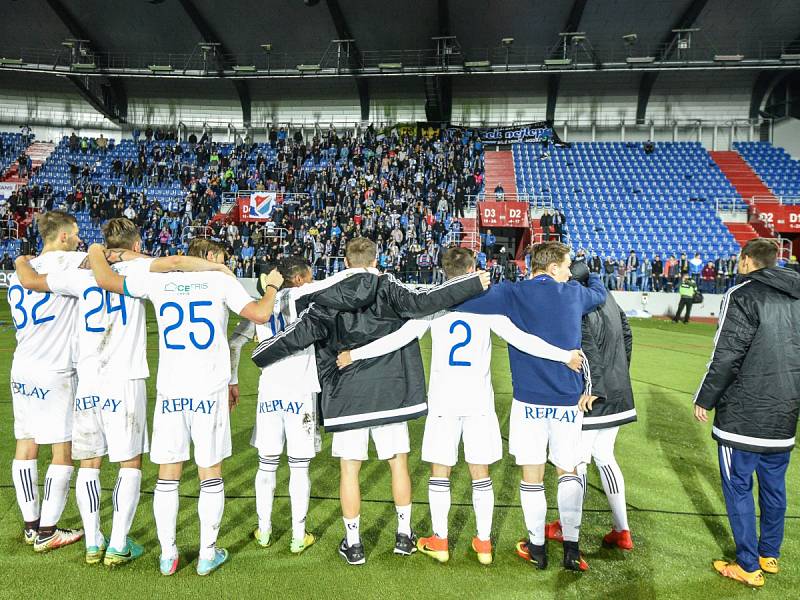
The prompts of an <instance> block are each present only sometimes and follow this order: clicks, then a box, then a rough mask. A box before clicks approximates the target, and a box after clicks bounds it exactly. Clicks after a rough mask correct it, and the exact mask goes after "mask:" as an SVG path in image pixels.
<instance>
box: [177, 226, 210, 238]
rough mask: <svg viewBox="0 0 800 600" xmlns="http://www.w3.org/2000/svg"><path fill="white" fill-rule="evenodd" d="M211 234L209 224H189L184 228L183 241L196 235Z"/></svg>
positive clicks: (207, 235)
mask: <svg viewBox="0 0 800 600" xmlns="http://www.w3.org/2000/svg"><path fill="white" fill-rule="evenodd" d="M210 236H211V227H209V226H208V225H188V226H186V227H184V228H183V231H182V232H181V241H182V242H183V241H186V240H187V239H192V238H196V237H204V238H207V237H210Z"/></svg>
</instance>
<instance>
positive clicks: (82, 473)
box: [75, 467, 103, 548]
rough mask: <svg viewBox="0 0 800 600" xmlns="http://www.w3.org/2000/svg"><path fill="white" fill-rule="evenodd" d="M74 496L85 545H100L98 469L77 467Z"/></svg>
mask: <svg viewBox="0 0 800 600" xmlns="http://www.w3.org/2000/svg"><path fill="white" fill-rule="evenodd" d="M75 498H76V500H77V501H78V510H79V511H80V513H81V520H82V521H83V532H84V541H85V542H86V547H87V548H89V547H90V546H98V547H99V546H102V545H103V534H102V532H101V531H100V469H87V468H85V467H81V468H80V469H78V476H77V477H76V478H75Z"/></svg>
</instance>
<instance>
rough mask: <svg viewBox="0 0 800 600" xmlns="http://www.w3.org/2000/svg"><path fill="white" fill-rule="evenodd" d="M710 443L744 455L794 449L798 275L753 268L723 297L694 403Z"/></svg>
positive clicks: (799, 369) (799, 357)
mask: <svg viewBox="0 0 800 600" xmlns="http://www.w3.org/2000/svg"><path fill="white" fill-rule="evenodd" d="M694 402H695V404H697V405H698V406H702V407H703V408H705V409H708V410H712V409H713V410H714V426H713V428H712V433H711V435H712V437H713V438H714V439H715V440H717V441H718V442H719V443H720V444H723V445H726V446H731V447H734V448H739V449H741V450H749V451H751V452H764V453H767V452H786V451H788V450H792V449H793V448H794V441H795V433H796V431H797V417H798V412H799V411H800V275H798V274H797V273H795V272H793V271H790V270H789V269H784V268H770V269H760V270H758V271H754V272H752V273H750V274H748V275H746V276H744V277H742V278H741V283H739V284H738V285H735V286H734V287H732V288H731V289H730V290H728V292H727V293H726V294H725V296H724V298H723V300H722V308H721V310H720V317H719V325H718V328H717V334H716V337H715V338H714V352H713V354H712V357H711V362H710V363H709V365H708V371H707V373H706V375H705V377H704V378H703V381H702V383H701V384H700V388H699V389H698V391H697V394H696V395H695V399H694Z"/></svg>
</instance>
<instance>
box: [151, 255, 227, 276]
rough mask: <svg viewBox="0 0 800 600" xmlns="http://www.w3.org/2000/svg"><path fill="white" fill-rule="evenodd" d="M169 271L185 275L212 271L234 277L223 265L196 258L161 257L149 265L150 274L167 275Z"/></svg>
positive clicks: (179, 256)
mask: <svg viewBox="0 0 800 600" xmlns="http://www.w3.org/2000/svg"><path fill="white" fill-rule="evenodd" d="M170 271H183V272H186V273H192V272H198V271H212V272H217V273H224V274H225V275H230V276H231V277H234V274H233V272H232V271H231V270H230V269H229V268H228V267H226V266H225V265H224V264H221V263H215V262H211V261H210V260H206V259H204V258H198V257H196V256H181V255H177V254H176V255H174V256H161V257H159V258H156V259H153V261H152V262H151V263H150V272H151V273H169V272H170Z"/></svg>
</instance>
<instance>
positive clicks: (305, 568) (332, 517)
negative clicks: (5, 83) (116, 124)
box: [0, 303, 800, 600]
mask: <svg viewBox="0 0 800 600" xmlns="http://www.w3.org/2000/svg"><path fill="white" fill-rule="evenodd" d="M0 321H2V326H0V350H1V351H2V354H1V355H0V379H2V380H3V381H8V377H9V369H10V365H11V356H12V352H13V349H14V335H13V328H12V327H10V317H9V313H8V306H7V304H6V303H2V306H0ZM713 331H714V329H713V326H711V325H703V324H690V325H688V326H684V325H673V324H672V323H669V322H661V321H650V322H645V321H635V322H634V323H633V332H634V355H633V366H632V377H633V382H634V391H635V394H636V403H637V408H638V412H639V421H638V423H636V424H633V425H627V426H625V427H623V428H622V431H621V433H620V435H619V438H618V441H617V456H618V460H619V462H620V464H621V466H622V470H623V472H624V474H625V480H626V486H627V499H628V503H629V510H630V523H631V530H632V532H633V538H634V543H635V544H636V548H635V550H634V551H633V552H631V553H627V554H624V553H622V552H621V551H612V550H606V549H603V548H602V547H601V545H600V539H601V537H602V535H603V534H605V533H606V531H607V530H608V529H609V528H610V515H609V512H608V505H607V502H606V499H605V496H604V494H603V492H602V488H601V487H600V482H599V478H598V476H597V472H596V470H595V469H594V467H592V468H591V470H590V474H589V490H588V493H587V496H586V503H585V508H584V520H583V534H582V549H583V551H584V552H585V554H586V557H587V559H588V561H589V564H590V570H589V571H588V572H587V573H584V574H575V573H570V572H565V571H564V570H563V569H562V568H560V558H561V549H560V548H558V547H557V546H556V544H550V546H549V551H550V557H551V566H550V568H549V569H548V570H547V571H535V570H534V569H533V568H531V566H530V565H527V564H525V563H523V562H522V561H521V560H520V559H519V558H517V557H516V555H515V554H514V551H513V547H514V542H515V541H516V540H517V539H518V538H519V537H520V536H521V535H522V534H523V533H524V525H523V520H522V512H521V510H520V508H519V500H518V497H519V493H518V491H517V490H518V483H519V471H518V469H517V467H515V466H514V464H513V460H512V459H510V458H509V457H506V458H505V459H504V460H503V461H502V462H501V463H499V464H497V465H495V466H494V467H493V468H492V477H493V479H494V486H495V493H496V503H497V508H496V511H495V521H494V537H495V548H496V554H495V562H494V564H493V565H492V566H490V567H484V566H481V565H479V564H478V563H477V561H476V560H475V558H474V556H473V555H472V552H471V550H470V548H469V543H470V539H471V537H472V535H473V534H474V517H473V514H472V506H471V500H470V494H471V492H470V485H469V475H468V472H467V470H466V468H465V467H464V466H459V467H457V468H456V469H455V470H454V472H453V476H452V481H453V508H452V511H451V513H450V521H451V525H450V535H451V559H450V562H449V563H448V564H446V565H440V564H438V563H435V562H434V561H433V560H431V559H429V558H428V557H426V556H422V555H420V554H416V555H414V556H411V557H408V558H399V557H395V556H393V555H392V552H391V551H392V547H393V543H394V529H395V522H396V521H395V514H394V506H393V503H392V501H391V493H390V480H389V470H388V467H387V465H386V464H384V463H380V462H378V461H370V462H368V463H366V464H365V465H364V467H363V470H362V491H363V498H364V502H363V510H362V531H363V538H364V542H365V545H366V549H367V564H366V565H365V566H361V567H349V566H347V565H345V564H344V562H343V561H342V559H341V558H340V557H339V556H338V554H337V552H336V549H337V545H338V543H339V541H340V539H341V537H342V535H343V529H342V524H341V518H340V511H339V502H338V499H337V497H338V465H337V463H336V461H334V460H333V459H332V458H331V456H330V436H325V438H324V441H325V444H324V447H323V451H322V453H321V454H320V455H319V456H318V457H317V458H316V459H315V460H314V461H313V462H312V466H311V479H312V492H311V493H312V500H311V508H310V512H309V516H308V526H309V529H310V530H311V531H313V532H315V533H316V534H317V536H318V537H319V541H318V542H317V544H316V545H315V546H313V547H312V548H310V549H309V550H308V551H306V552H305V553H304V554H302V555H301V556H299V557H296V556H293V555H291V554H290V553H289V537H290V517H289V505H288V497H287V477H288V473H287V472H288V468H287V466H286V463H285V459H284V460H283V462H282V464H281V468H280V471H279V478H278V488H277V498H276V501H275V507H274V534H275V535H274V539H275V542H274V544H273V546H272V547H271V548H269V549H266V550H265V549H261V548H259V547H258V546H256V544H255V543H254V541H253V540H252V537H251V532H252V530H253V528H254V526H255V523H256V514H255V499H254V491H253V478H254V475H255V472H256V467H257V456H256V452H255V450H254V449H253V448H251V447H250V446H249V439H250V429H251V426H252V423H253V420H254V418H255V408H254V405H255V397H256V385H257V375H258V372H257V369H256V367H255V366H254V365H253V364H252V363H251V362H250V360H249V359H247V358H243V360H242V366H241V392H242V401H241V405H240V406H239V408H238V409H237V410H236V411H235V413H234V415H233V418H232V428H233V444H234V456H233V457H232V458H230V459H228V461H227V462H226V463H225V466H224V477H225V488H226V489H225V491H226V495H227V502H226V506H225V516H224V518H223V522H222V530H221V534H220V538H219V543H220V545H221V546H223V547H227V548H228V549H229V550H230V552H231V559H230V561H229V563H228V564H226V565H225V566H224V567H222V568H221V569H220V570H219V571H218V572H217V573H215V574H214V575H212V576H211V577H208V578H200V577H198V576H197V575H196V574H195V572H194V569H195V566H196V561H197V544H198V524H197V500H196V498H197V493H198V482H197V479H196V476H197V471H196V469H195V468H194V467H190V468H187V469H186V471H185V474H184V479H183V483H182V484H181V488H180V493H181V509H180V514H179V517H178V544H179V546H180V548H181V553H182V555H181V560H182V564H181V569H180V570H179V571H178V573H177V574H176V575H175V576H173V577H170V578H165V577H162V576H161V575H160V574H159V572H158V554H159V549H158V541H157V539H156V534H155V526H154V523H153V516H152V490H153V486H154V484H155V479H156V469H155V467H154V465H152V464H151V463H150V462H149V461H147V460H145V463H144V479H143V485H142V490H143V493H142V500H141V504H140V506H139V510H138V513H137V516H136V519H135V521H134V524H133V529H132V535H133V537H134V538H135V539H137V540H138V541H139V542H140V543H142V544H144V546H145V549H146V552H145V555H144V556H143V557H142V558H141V559H140V560H138V561H137V562H136V563H134V564H132V565H128V566H126V567H121V568H119V569H116V570H114V571H110V570H108V569H107V568H105V567H103V566H93V567H90V566H87V565H85V564H84V563H83V551H84V547H83V543H80V544H76V545H74V546H71V547H69V548H65V549H62V550H59V551H56V552H53V553H51V554H48V555H43V556H39V555H36V554H34V553H33V551H32V550H31V548H30V547H28V546H25V545H23V543H22V534H21V523H20V516H19V511H18V509H17V506H16V502H15V498H14V490H13V487H12V483H11V474H10V463H11V460H12V458H13V448H14V435H13V427H12V422H13V420H12V408H11V400H10V394H9V391H8V386H7V384H3V385H4V390H5V391H4V392H3V394H2V396H0V457H2V460H0V463H2V469H0V597H14V598H44V597H51V598H52V597H57V598H127V597H135V598H151V597H189V596H191V597H199V595H201V594H202V595H203V597H206V598H241V597H248V596H253V597H276V598H320V597H323V598H347V599H350V598H420V597H424V598H450V597H459V598H526V599H530V598H551V597H558V598H621V599H624V600H633V599H638V598H681V599H687V598H689V599H691V598H702V599H704V600H707V599H710V598H750V597H752V594H754V593H756V592H754V591H752V590H748V589H746V588H744V587H743V586H741V585H739V584H735V583H733V582H731V581H728V580H724V579H722V578H721V577H719V576H718V575H716V574H715V573H714V572H713V571H712V570H711V566H710V563H711V559H712V558H715V557H722V556H731V555H732V553H733V540H732V538H731V536H730V533H729V529H728V525H727V520H726V518H725V516H724V515H725V508H724V502H723V499H722V492H721V489H720V485H719V472H718V467H717V459H716V453H715V445H714V443H713V441H712V440H711V438H710V433H709V428H710V426H702V425H700V424H698V423H696V422H694V419H693V418H692V413H691V404H692V394H693V393H694V391H695V389H696V387H697V385H698V382H699V381H700V378H701V377H702V374H703V371H704V368H705V364H706V362H707V361H708V357H709V353H710V349H711V344H712V337H713ZM148 332H149V340H148V343H149V357H150V360H151V369H152V374H153V375H152V376H151V378H150V381H149V385H148V391H149V397H150V398H153V395H154V393H153V392H154V390H153V386H154V384H155V371H156V364H155V360H156V356H157V345H158V344H157V339H156V327H155V323H154V322H153V320H152V318H151V320H150V322H149V325H148ZM429 348H430V345H429V342H428V339H425V340H424V341H423V354H425V353H428V352H429ZM244 356H247V349H245V353H244ZM492 370H493V379H494V386H495V393H496V397H497V412H498V415H499V417H500V420H501V424H502V427H503V431H504V434H505V432H507V431H508V424H507V417H508V411H509V404H510V402H511V379H510V375H509V371H508V357H507V353H506V351H505V344H504V343H503V342H501V341H500V340H495V351H494V357H493V369H492ZM151 414H152V410H151ZM422 430H423V423H422V421H421V420H420V421H416V422H413V423H412V424H411V433H412V452H411V456H410V460H409V462H410V469H411V475H412V481H413V483H414V512H413V524H414V529H415V531H416V532H417V533H419V534H429V529H430V518H429V515H428V507H427V476H428V466H427V465H426V464H425V463H423V462H422V461H421V460H420V455H419V452H420V445H421V437H422ZM47 458H48V451H47V450H43V451H42V454H41V456H40V467H39V477H40V483H41V480H42V479H43V478H44V465H46V463H47ZM788 477H789V498H790V502H789V510H788V517H787V520H786V541H785V544H784V548H783V553H784V559H783V562H782V564H781V567H782V572H781V574H780V575H777V576H774V577H769V578H768V580H767V585H766V586H765V588H764V589H763V590H761V591H760V592H758V593H759V596H760V597H761V598H796V597H798V596H800V592H798V584H800V568H798V560H800V509H798V506H797V501H796V496H795V495H794V492H795V490H796V489H797V484H798V482H800V470H799V469H798V465H797V462H796V461H795V462H794V463H792V465H791V466H790V468H789V475H788ZM115 478H116V469H115V468H114V467H104V473H103V477H102V483H103V492H104V495H103V497H102V499H101V502H102V504H103V509H102V522H103V530H104V532H106V533H110V529H111V512H112V511H111V493H110V490H111V489H112V488H113V484H114V481H115ZM547 489H548V504H549V506H550V509H551V510H550V511H549V513H548V517H550V518H555V516H556V511H555V510H554V508H555V487H554V481H553V473H552V472H550V473H549V474H548V480H547ZM62 524H63V525H65V526H72V527H78V526H80V517H79V515H78V510H77V507H76V505H75V500H74V494H72V495H71V497H70V499H69V502H68V504H67V508H66V511H65V512H64V517H63V519H62Z"/></svg>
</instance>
